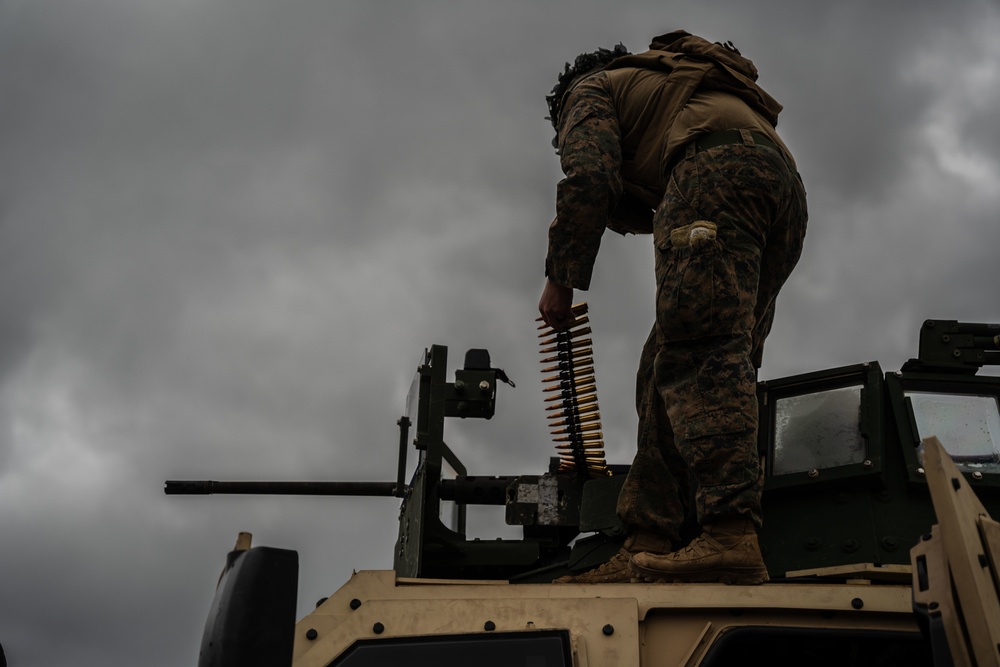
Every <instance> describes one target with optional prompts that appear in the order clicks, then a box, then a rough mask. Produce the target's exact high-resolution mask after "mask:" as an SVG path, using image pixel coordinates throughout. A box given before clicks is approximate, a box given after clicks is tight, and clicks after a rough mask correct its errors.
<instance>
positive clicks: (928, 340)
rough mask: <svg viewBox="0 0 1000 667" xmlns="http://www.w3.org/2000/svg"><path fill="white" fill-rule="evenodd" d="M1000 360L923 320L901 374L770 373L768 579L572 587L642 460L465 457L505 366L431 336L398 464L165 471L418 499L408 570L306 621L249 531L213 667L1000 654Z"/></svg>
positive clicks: (365, 581)
mask: <svg viewBox="0 0 1000 667" xmlns="http://www.w3.org/2000/svg"><path fill="white" fill-rule="evenodd" d="M997 363H1000V325H987V324H968V323H960V322H956V321H944V320H928V321H926V322H924V323H923V325H922V328H921V333H920V348H919V355H918V357H917V358H916V359H912V360H910V361H909V362H907V363H906V364H905V365H904V366H903V368H902V369H901V370H899V371H891V372H883V370H882V369H881V367H880V366H879V364H878V363H877V362H875V361H868V362H864V363H859V364H856V365H852V366H846V367H842V368H834V369H829V370H824V371H819V372H815V373H809V374H805V375H797V376H794V377H786V378H781V379H776V380H770V381H767V382H760V383H759V385H758V399H759V400H758V403H759V409H760V429H759V448H760V455H761V458H762V461H763V464H764V465H763V468H764V471H765V487H764V495H763V503H764V513H765V517H766V522H765V525H764V527H763V529H762V530H761V531H760V534H759V537H760V542H761V546H762V551H763V553H764V558H765V562H766V564H767V567H768V571H769V574H770V582H768V583H765V584H763V585H759V586H727V585H724V584H642V583H631V584H558V583H552V582H553V580H554V579H555V578H557V577H559V576H561V575H564V574H567V573H570V572H579V571H583V570H587V569H589V568H591V567H593V566H595V565H597V564H599V563H601V562H603V561H604V560H605V559H606V558H607V557H608V556H610V555H611V554H613V553H615V552H616V551H617V549H618V548H619V545H620V544H621V542H622V540H623V537H624V536H623V534H622V527H621V525H620V523H619V522H618V519H617V517H616V515H615V501H616V498H617V494H618V490H619V489H620V488H621V484H622V481H623V479H624V475H625V473H626V472H627V470H628V466H625V465H604V464H603V462H601V465H600V466H596V467H595V465H593V464H594V462H595V457H593V456H590V454H589V453H587V452H583V453H581V451H577V450H572V451H571V453H570V455H569V456H568V457H567V456H562V457H557V458H554V459H553V460H552V461H551V463H550V470H549V471H548V472H545V473H543V474H538V475H527V476H516V477H513V476H507V477H504V476H492V477H490V476H486V477H484V476H478V475H469V474H467V471H466V469H465V468H464V466H463V465H462V463H461V460H460V459H459V457H458V456H457V454H456V452H454V451H452V450H451V449H450V448H449V447H448V446H447V445H446V444H445V439H444V427H445V422H446V421H447V420H448V419H451V418H456V417H458V418H482V419H489V418H491V417H492V416H493V415H494V411H495V408H496V402H497V385H498V384H499V383H500V382H503V381H504V380H505V379H506V376H505V375H504V373H503V371H502V370H500V369H497V368H494V367H492V364H491V362H490V359H489V355H488V353H487V352H486V351H484V350H470V351H469V353H468V354H467V355H466V358H465V364H464V366H463V367H462V368H461V369H458V370H456V371H455V379H454V381H449V379H448V375H447V349H446V348H445V347H442V346H433V347H431V348H430V349H429V350H427V351H426V352H425V354H424V357H423V360H422V363H421V364H420V365H419V368H418V370H417V373H416V377H415V380H414V386H413V388H412V389H411V399H412V400H408V410H407V413H406V414H405V415H404V416H402V417H401V418H400V419H399V421H398V425H399V462H398V468H397V471H396V473H397V474H396V479H395V480H393V481H387V482H371V483H338V482H315V483H292V484H289V483H271V482H211V481H201V482H193V481H168V482H167V483H166V491H167V493H304V494H326V495H338V494H351V495H392V496H397V497H398V498H400V499H401V508H400V515H399V528H398V531H399V532H398V540H397V542H396V546H395V554H394V569H393V570H390V571H360V572H357V573H355V574H354V575H353V576H352V577H351V579H350V580H349V581H347V582H346V583H345V584H344V585H343V586H342V587H341V588H340V590H338V591H337V592H335V593H334V594H333V595H331V596H330V597H328V598H324V599H323V600H322V601H321V602H320V603H319V604H318V605H317V607H316V609H315V610H314V611H312V612H311V613H309V614H308V615H307V616H305V617H304V618H302V619H300V620H298V622H296V621H295V619H294V615H295V604H296V588H297V576H298V557H297V553H296V552H295V551H290V550H284V549H275V548H269V547H262V546H258V547H252V546H251V544H250V538H249V536H248V535H246V534H241V536H240V538H239V539H238V541H237V546H236V548H235V549H234V551H232V552H231V553H230V554H229V555H228V557H227V560H226V564H225V569H224V572H223V575H222V577H221V579H220V581H219V584H218V588H217V590H216V595H215V599H214V602H213V604H212V607H211V609H210V611H209V617H208V620H207V623H206V625H205V632H204V636H203V640H202V646H201V655H200V661H199V665H201V666H202V667H208V666H210V665H211V666H220V667H229V666H233V667H235V666H237V665H239V666H241V667H245V666H246V665H274V666H278V665H282V666H288V665H294V666H295V667H326V666H331V667H333V666H338V667H368V666H371V665H407V666H408V667H422V666H425V665H427V666H429V665H435V666H437V665H466V664H476V665H480V666H484V667H485V666H489V667H493V666H497V667H501V666H502V667H556V666H560V667H569V666H571V665H572V666H575V667H598V666H602V667H603V666H608V667H610V666H616V667H617V666H639V665H642V666H652V665H690V666H694V665H707V666H716V665H730V664H744V663H747V662H749V664H757V663H763V662H767V663H770V664H812V665H820V666H822V665H838V666H839V665H872V666H875V665H879V666H883V665H906V666H908V667H909V666H913V665H932V664H933V665H977V666H979V667H985V666H986V665H1000V603H998V588H997V586H998V572H1000V569H998V558H1000V524H997V522H995V521H994V520H992V519H991V518H990V515H993V516H1000V514H998V512H1000V377H996V376H988V375H979V374H978V371H979V370H980V368H981V367H982V366H983V365H986V364H997ZM411 448H415V450H416V456H417V466H416V471H415V473H414V474H413V476H412V478H411V479H410V480H409V481H407V480H405V479H404V477H405V470H406V459H407V455H408V452H409V451H410V449H411ZM574 456H576V457H577V458H579V459H580V463H581V465H579V466H576V467H575V468H574V467H573V466H572V465H570V466H567V465H566V463H567V461H568V460H569V459H572V458H573V457H574ZM581 457H582V458H581ZM570 462H572V461H570ZM452 473H453V474H452ZM472 505H495V506H497V507H498V511H499V508H500V507H502V508H503V511H504V514H505V519H506V522H507V523H508V524H511V525H515V526H520V527H521V529H522V532H523V537H522V538H521V539H498V540H482V539H470V538H468V537H467V536H466V510H467V508H468V507H469V506H472Z"/></svg>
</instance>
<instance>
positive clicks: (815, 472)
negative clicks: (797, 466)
mask: <svg viewBox="0 0 1000 667" xmlns="http://www.w3.org/2000/svg"><path fill="white" fill-rule="evenodd" d="M806 476H807V477H808V478H809V479H816V478H817V477H819V470H816V468H813V469H812V470H810V471H809V472H807V473H806Z"/></svg>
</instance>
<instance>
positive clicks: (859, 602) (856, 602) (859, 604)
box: [851, 598, 865, 609]
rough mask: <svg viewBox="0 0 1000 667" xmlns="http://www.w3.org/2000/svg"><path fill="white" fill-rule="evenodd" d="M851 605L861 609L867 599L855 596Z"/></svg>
mask: <svg viewBox="0 0 1000 667" xmlns="http://www.w3.org/2000/svg"><path fill="white" fill-rule="evenodd" d="M851 606H852V607H854V608H855V609H861V608H862V607H864V606H865V601H864V600H862V599H861V598H854V599H853V600H851Z"/></svg>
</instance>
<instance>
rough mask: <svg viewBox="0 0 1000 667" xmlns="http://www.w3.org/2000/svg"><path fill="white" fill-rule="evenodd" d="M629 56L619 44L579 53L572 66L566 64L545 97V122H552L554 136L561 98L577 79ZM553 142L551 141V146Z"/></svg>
mask: <svg viewBox="0 0 1000 667" xmlns="http://www.w3.org/2000/svg"><path fill="white" fill-rule="evenodd" d="M627 55H631V54H630V53H629V50H628V49H626V48H625V45H624V44H621V43H619V44H618V45H617V46H615V48H614V49H598V50H596V51H594V52H593V53H581V54H580V55H578V56H577V57H576V60H575V61H574V62H573V64H572V65H570V64H569V63H566V69H565V70H564V71H563V73H562V74H560V75H559V81H558V83H556V86H555V88H553V89H552V94H551V95H546V96H545V102H546V103H547V104H548V105H549V115H548V116H547V117H546V120H550V121H552V127H554V128H555V130H556V134H558V133H559V115H560V114H561V113H562V105H563V98H564V97H565V96H566V93H567V92H568V91H569V89H570V88H572V86H573V84H574V83H576V81H577V80H578V79H581V78H582V77H584V76H586V75H587V74H592V73H593V72H597V71H599V70H602V69H604V68H605V67H607V66H608V65H609V64H611V61H613V60H615V59H617V58H621V57H622V56H627ZM554 144H555V141H553V145H554Z"/></svg>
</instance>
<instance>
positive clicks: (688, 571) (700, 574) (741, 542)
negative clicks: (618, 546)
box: [629, 519, 768, 585]
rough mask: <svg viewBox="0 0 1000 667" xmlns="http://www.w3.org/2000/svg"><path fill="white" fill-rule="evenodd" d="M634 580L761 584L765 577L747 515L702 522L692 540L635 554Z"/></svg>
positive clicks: (753, 532) (758, 547)
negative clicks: (663, 552) (700, 530)
mask: <svg viewBox="0 0 1000 667" xmlns="http://www.w3.org/2000/svg"><path fill="white" fill-rule="evenodd" d="M629 566H630V568H631V570H632V574H633V577H634V581H640V582H642V581H646V582H650V583H658V582H668V583H670V582H672V583H689V582H690V583H694V582H721V583H724V584H744V585H747V584H762V583H764V582H765V581H767V580H768V576H767V567H766V566H765V565H764V559H763V558H762V557H761V555H760V546H759V545H758V544H757V532H756V531H755V530H754V526H753V522H752V521H750V520H749V519H723V520H721V521H717V522H715V523H711V524H708V525H706V526H705V532H703V533H702V534H701V536H700V537H696V538H695V539H694V540H693V541H692V542H691V544H689V545H688V546H686V547H684V548H683V549H681V550H679V551H675V552H673V553H669V554H666V555H656V554H651V553H642V554H636V555H634V556H633V557H632V561H631V562H630V564H629Z"/></svg>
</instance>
